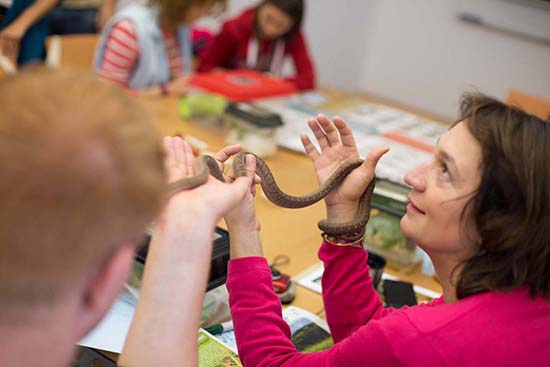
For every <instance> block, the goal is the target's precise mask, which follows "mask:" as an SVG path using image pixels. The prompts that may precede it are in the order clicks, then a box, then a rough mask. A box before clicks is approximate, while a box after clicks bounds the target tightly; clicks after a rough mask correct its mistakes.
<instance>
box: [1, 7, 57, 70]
mask: <svg viewBox="0 0 550 367" xmlns="http://www.w3.org/2000/svg"><path fill="white" fill-rule="evenodd" d="M33 2H34V0H15V1H14V2H13V4H12V6H11V7H10V8H9V9H8V14H7V15H6V19H5V20H4V23H3V24H2V27H1V28H5V27H6V26H8V25H9V24H10V23H11V22H13V21H14V20H15V19H16V18H17V17H18V16H19V15H20V14H21V13H23V12H24V11H25V9H27V8H28V7H29V6H31V5H32V3H33ZM49 22H50V20H49V16H48V15H46V16H45V17H44V18H42V19H40V20H39V21H38V22H36V23H35V24H34V25H33V26H32V27H30V28H29V29H28V30H27V33H25V36H23V38H22V39H21V43H20V45H19V57H18V58H17V64H18V65H24V64H26V63H29V62H33V61H41V60H44V59H45V58H46V45H45V41H46V37H47V36H48V34H49V31H50V25H49Z"/></svg>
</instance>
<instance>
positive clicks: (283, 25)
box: [198, 0, 315, 90]
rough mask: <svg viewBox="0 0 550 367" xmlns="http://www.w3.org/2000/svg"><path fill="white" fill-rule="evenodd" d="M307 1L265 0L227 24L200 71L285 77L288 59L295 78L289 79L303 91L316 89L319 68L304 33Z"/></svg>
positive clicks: (209, 48) (207, 52)
mask: <svg viewBox="0 0 550 367" xmlns="http://www.w3.org/2000/svg"><path fill="white" fill-rule="evenodd" d="M303 14H304V2H303V0H264V1H262V2H261V3H260V4H259V5H257V6H256V7H254V8H251V9H247V10H245V11H244V12H243V13H241V14H240V15H239V16H238V17H236V18H234V19H231V20H229V21H227V22H225V23H224V25H223V27H222V29H221V31H220V33H219V34H218V35H217V36H216V37H215V39H214V41H213V42H212V44H211V45H210V46H209V47H208V49H207V50H206V51H205V54H204V56H203V57H202V58H201V60H200V64H199V70H198V71H199V72H208V71H211V70H213V69H215V68H224V69H253V70H257V71H261V72H267V73H271V74H273V75H276V76H282V69H283V61H284V58H285V56H287V55H289V56H291V57H292V61H293V62H294V68H295V75H293V76H290V77H288V78H285V79H286V80H288V81H290V82H292V83H293V84H294V85H295V86H296V88H298V89H300V90H307V89H313V88H314V87H315V69H314V67H313V63H312V61H311V57H310V56H309V52H308V49H307V45H306V41H305V37H304V35H303V33H302V31H301V27H302V18H303Z"/></svg>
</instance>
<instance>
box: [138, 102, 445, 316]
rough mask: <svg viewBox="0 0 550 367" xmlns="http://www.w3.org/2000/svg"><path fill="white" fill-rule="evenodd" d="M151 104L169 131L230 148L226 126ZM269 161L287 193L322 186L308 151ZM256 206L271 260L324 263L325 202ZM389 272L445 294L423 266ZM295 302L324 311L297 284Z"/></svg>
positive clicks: (302, 265) (295, 265) (261, 200)
mask: <svg viewBox="0 0 550 367" xmlns="http://www.w3.org/2000/svg"><path fill="white" fill-rule="evenodd" d="M146 104H147V105H148V106H149V108H150V110H151V111H152V113H153V115H154V118H155V121H156V123H157V125H158V127H159V129H160V132H161V133H162V134H163V135H172V134H174V133H182V134H183V135H191V136H193V137H196V138H198V139H200V140H202V141H204V142H206V143H207V144H208V150H209V151H211V152H215V151H218V150H219V149H221V148H222V147H223V146H225V143H224V129H223V128H222V127H220V126H212V125H208V124H204V123H202V124H201V123H198V122H194V123H193V122H184V121H182V120H181V119H180V118H179V117H178V114H177V108H178V100H177V99H175V98H166V99H154V100H148V101H147V102H146ZM306 129H307V125H306V124H305V121H304V130H306ZM266 161H267V163H268V164H269V166H270V167H271V169H272V171H273V173H274V176H275V179H276V180H277V182H278V184H279V186H280V187H281V189H282V190H283V191H285V192H287V193H289V194H293V195H301V194H305V193H307V192H310V191H312V190H314V189H315V188H316V187H317V181H316V178H315V173H314V171H313V165H312V164H311V161H310V159H309V158H308V157H307V156H306V155H303V154H299V153H296V152H291V151H287V150H284V149H280V150H279V151H278V152H277V153H276V154H275V155H274V156H273V157H271V158H268V159H266ZM256 208H257V214H258V217H259V218H260V221H261V224H262V241H263V245H264V254H265V256H266V258H267V259H268V261H273V259H274V258H275V257H276V256H277V255H287V256H289V258H290V262H289V263H288V264H287V265H282V266H279V268H280V270H281V271H282V272H284V273H287V274H289V275H291V276H294V275H296V274H298V273H300V272H302V271H304V270H305V269H306V268H308V267H309V266H311V265H313V264H314V263H315V262H317V261H318V259H317V251H318V249H319V245H320V244H321V237H320V232H319V229H318V228H317V221H318V220H319V219H321V218H324V217H325V208H324V204H323V203H322V202H320V203H317V204H315V205H313V206H311V207H308V208H303V209H284V208H280V207H277V206H275V205H273V204H272V203H270V202H269V201H268V200H267V198H266V197H265V196H263V195H262V194H259V195H257V197H256ZM220 224H221V223H220ZM221 225H223V224H221ZM387 272H388V273H390V274H393V275H396V276H399V277H400V278H402V279H403V280H406V281H410V282H412V283H415V284H418V285H420V286H423V287H425V288H428V289H431V290H434V291H437V292H441V287H440V285H439V283H438V282H437V281H436V280H435V279H434V278H433V277H429V276H425V275H422V274H420V271H419V268H418V267H416V268H415V269H413V271H412V273H410V274H402V273H398V272H396V271H395V270H392V269H387ZM293 305H296V306H299V307H302V308H305V309H307V310H309V311H312V312H318V311H320V310H322V308H323V304H322V299H321V296H320V295H319V294H317V293H315V292H312V291H309V290H307V289H304V288H301V287H297V292H296V299H295V301H294V302H293Z"/></svg>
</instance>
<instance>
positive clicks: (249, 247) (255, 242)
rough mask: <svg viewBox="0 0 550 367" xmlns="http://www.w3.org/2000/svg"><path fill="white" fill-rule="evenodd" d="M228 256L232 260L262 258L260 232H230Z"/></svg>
mask: <svg viewBox="0 0 550 367" xmlns="http://www.w3.org/2000/svg"><path fill="white" fill-rule="evenodd" d="M229 236H230V237H229V238H230V241H231V247H230V252H231V253H230V256H231V258H232V259H238V258H241V257H251V256H263V248H262V241H261V238H260V232H259V231H258V230H255V231H235V230H233V231H231V230H230V232H229Z"/></svg>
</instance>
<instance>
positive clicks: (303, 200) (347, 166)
mask: <svg viewBox="0 0 550 367" xmlns="http://www.w3.org/2000/svg"><path fill="white" fill-rule="evenodd" d="M247 154H252V155H254V154H253V153H247V152H241V153H239V154H237V155H236V156H235V158H234V160H233V170H234V172H235V175H236V176H237V177H241V176H246V164H245V157H246V155H247ZM254 156H255V155H254ZM255 157H256V174H257V175H258V176H260V178H261V179H262V182H261V186H262V190H263V191H264V193H265V195H266V196H267V198H268V199H269V201H271V202H272V203H273V204H275V205H278V206H280V207H283V208H304V207H306V206H310V205H312V204H315V203H316V202H318V201H319V200H321V199H323V198H324V197H325V196H327V195H328V193H329V192H330V191H331V190H332V189H334V188H335V187H336V186H338V184H340V183H341V182H342V181H343V180H344V178H346V176H347V175H348V174H349V173H350V172H351V171H353V170H354V169H355V168H357V167H359V166H360V165H361V163H363V160H362V159H352V160H349V161H347V162H345V163H343V164H342V165H341V166H340V167H338V169H336V171H334V173H333V174H332V175H331V176H330V177H329V178H328V179H327V180H326V181H325V182H324V183H323V184H322V185H321V186H319V187H318V188H317V189H316V190H314V191H313V192H311V193H309V194H307V195H303V196H291V195H288V194H285V193H284V192H282V191H281V189H279V186H278V185H277V183H276V182H275V179H274V178H273V174H272V173H271V170H270V169H269V167H268V166H267V164H266V163H265V162H264V160H262V159H261V158H259V157H257V156H255ZM208 175H212V176H214V177H215V178H217V179H218V180H220V181H222V182H223V181H224V179H223V173H222V172H221V171H220V168H219V166H218V163H217V162H216V160H215V159H214V158H212V157H211V156H207V155H202V156H200V157H199V158H197V159H196V160H195V175H194V176H192V177H186V178H183V179H181V180H178V181H175V182H172V183H171V184H170V185H169V186H168V195H169V196H171V195H173V194H175V193H176V192H178V191H182V190H188V189H192V188H194V187H197V186H200V185H202V184H203V183H205V182H206V180H207V179H208ZM374 181H375V180H374V179H373V180H372V181H371V182H370V184H369V185H368V187H367V189H366V190H365V192H364V193H363V195H362V196H361V199H360V202H359V209H358V211H357V214H356V216H355V218H354V219H353V220H352V221H350V222H347V223H329V222H328V221H327V220H326V219H322V220H320V221H319V223H318V226H319V228H320V229H321V230H322V231H323V232H325V233H327V234H329V235H333V236H337V235H344V234H349V233H357V232H361V231H363V230H364V228H365V225H366V224H367V221H368V220H369V216H370V201H371V197H372V192H373V190H374Z"/></svg>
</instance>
